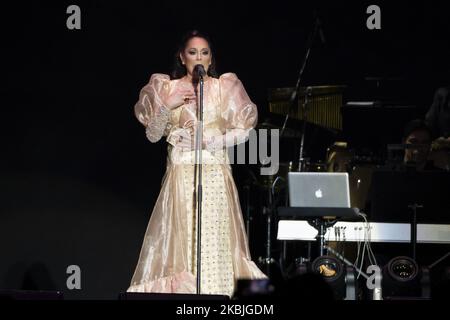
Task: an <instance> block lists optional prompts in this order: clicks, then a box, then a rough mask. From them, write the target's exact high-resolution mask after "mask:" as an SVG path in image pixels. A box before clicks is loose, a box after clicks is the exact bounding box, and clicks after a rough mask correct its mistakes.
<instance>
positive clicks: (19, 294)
mask: <svg viewBox="0 0 450 320" xmlns="http://www.w3.org/2000/svg"><path fill="white" fill-rule="evenodd" d="M63 299H64V296H63V293H62V292H60V291H40V290H0V300H63Z"/></svg>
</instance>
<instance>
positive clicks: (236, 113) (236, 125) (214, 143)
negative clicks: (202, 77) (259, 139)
mask: <svg viewBox="0 0 450 320" xmlns="http://www.w3.org/2000/svg"><path fill="white" fill-rule="evenodd" d="M219 85H220V99H221V117H222V120H223V122H224V124H225V130H226V133H225V134H224V135H222V136H215V137H211V138H210V139H209V141H207V142H206V147H207V149H215V150H217V149H222V148H225V147H230V146H233V145H235V144H240V143H243V142H245V141H246V140H247V139H248V135H249V132H250V130H251V129H253V128H254V127H255V126H256V123H257V121H258V110H257V108H256V105H255V104H254V103H253V102H252V101H251V100H250V97H249V96H248V94H247V92H246V91H245V88H244V86H243V85H242V82H241V81H240V80H239V79H238V77H237V76H236V75H235V74H234V73H225V74H223V75H222V76H221V77H220V78H219Z"/></svg>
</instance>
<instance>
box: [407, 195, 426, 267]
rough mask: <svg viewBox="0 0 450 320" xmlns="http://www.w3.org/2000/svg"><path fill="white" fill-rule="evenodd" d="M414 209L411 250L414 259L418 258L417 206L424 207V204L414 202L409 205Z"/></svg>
mask: <svg viewBox="0 0 450 320" xmlns="http://www.w3.org/2000/svg"><path fill="white" fill-rule="evenodd" d="M408 208H410V209H411V210H412V217H411V251H412V258H413V260H414V261H416V262H417V260H416V249H417V208H423V206H422V205H420V204H417V203H414V204H411V205H409V206H408Z"/></svg>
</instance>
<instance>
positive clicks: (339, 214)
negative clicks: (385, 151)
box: [278, 207, 359, 256]
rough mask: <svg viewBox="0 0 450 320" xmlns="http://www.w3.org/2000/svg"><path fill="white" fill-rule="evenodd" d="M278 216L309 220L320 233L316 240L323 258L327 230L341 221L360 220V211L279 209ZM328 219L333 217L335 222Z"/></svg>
mask: <svg viewBox="0 0 450 320" xmlns="http://www.w3.org/2000/svg"><path fill="white" fill-rule="evenodd" d="M278 216H279V217H289V218H294V219H301V220H307V221H308V223H309V224H310V225H311V226H313V227H314V228H316V229H317V231H318V234H317V236H316V239H317V242H318V243H319V256H323V255H324V248H325V234H326V232H327V229H328V228H329V227H332V226H333V225H334V224H335V223H336V222H337V221H338V220H339V219H344V218H345V220H353V219H355V218H358V216H359V209H358V208H342V207H339V208H336V207H323V208H320V207H278ZM326 217H333V220H332V221H329V219H326Z"/></svg>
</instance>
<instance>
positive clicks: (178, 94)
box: [164, 87, 196, 110]
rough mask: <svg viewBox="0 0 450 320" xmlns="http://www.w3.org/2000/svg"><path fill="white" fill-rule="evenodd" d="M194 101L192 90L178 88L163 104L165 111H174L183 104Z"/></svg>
mask: <svg viewBox="0 0 450 320" xmlns="http://www.w3.org/2000/svg"><path fill="white" fill-rule="evenodd" d="M195 99H196V98H195V93H194V89H189V88H183V87H180V88H176V89H175V90H174V91H173V92H172V93H171V94H170V95H169V96H168V97H167V99H166V101H164V102H165V107H166V108H167V109H169V110H174V109H176V108H178V107H179V106H182V105H183V104H188V103H190V102H191V101H193V100H194V101H195Z"/></svg>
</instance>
